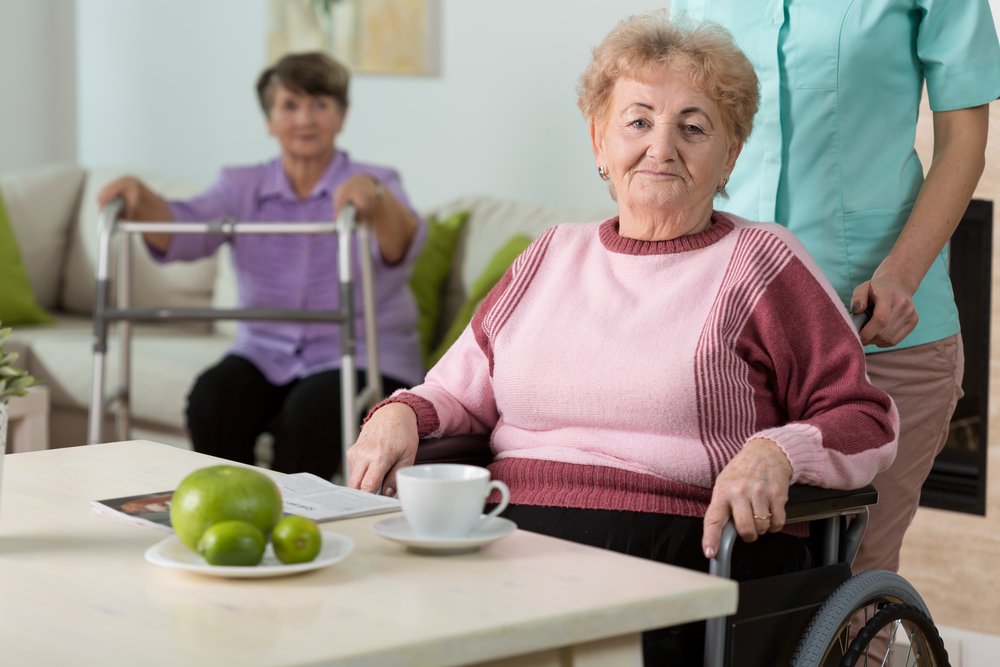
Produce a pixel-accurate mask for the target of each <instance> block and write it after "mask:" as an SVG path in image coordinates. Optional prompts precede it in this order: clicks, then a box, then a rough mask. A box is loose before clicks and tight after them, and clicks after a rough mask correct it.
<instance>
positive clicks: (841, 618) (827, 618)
mask: <svg viewBox="0 0 1000 667" xmlns="http://www.w3.org/2000/svg"><path fill="white" fill-rule="evenodd" d="M898 604H907V605H910V606H912V607H915V608H916V609H917V610H919V611H920V612H921V613H923V614H924V615H925V616H926V617H927V619H928V621H930V620H931V615H930V612H929V611H928V610H927V605H926V604H924V601H923V599H922V598H921V597H920V595H919V594H918V593H917V591H916V590H915V589H914V588H913V586H911V585H910V583H909V582H908V581H906V579H903V578H902V577H901V576H899V575H898V574H896V573H894V572H888V571H886V570H871V571H869V572H862V573H861V574H858V575H856V576H854V577H851V578H850V579H848V580H847V581H845V582H844V583H843V584H841V585H840V587H839V588H838V589H837V590H835V591H834V592H833V594H832V595H830V597H829V598H828V599H827V600H826V602H824V603H823V606H822V607H820V608H819V611H817V612H816V615H815V616H813V619H812V621H811V622H810V623H809V627H808V628H807V629H806V632H805V634H804V635H803V636H802V640H801V641H800V642H799V646H798V648H797V649H796V651H795V655H794V656H793V657H792V663H791V664H792V667H839V666H840V665H841V662H842V661H843V658H844V655H845V654H846V653H847V651H848V649H849V648H850V642H849V641H848V639H849V633H850V626H851V619H852V618H854V616H855V615H856V614H857V613H858V612H860V611H862V610H864V609H865V608H866V607H869V606H872V605H874V606H875V608H876V614H877V612H878V611H879V610H881V609H882V608H884V607H887V606H889V605H898ZM868 620H870V619H868ZM931 624H932V625H933V621H931ZM943 664H947V662H945V663H943Z"/></svg>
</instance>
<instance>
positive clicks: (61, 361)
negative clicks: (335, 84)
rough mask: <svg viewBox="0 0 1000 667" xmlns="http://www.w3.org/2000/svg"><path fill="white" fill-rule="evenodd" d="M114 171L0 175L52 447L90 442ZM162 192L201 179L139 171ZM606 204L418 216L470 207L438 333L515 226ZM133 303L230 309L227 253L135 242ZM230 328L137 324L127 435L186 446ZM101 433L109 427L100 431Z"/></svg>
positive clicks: (113, 375) (497, 203)
mask: <svg viewBox="0 0 1000 667" xmlns="http://www.w3.org/2000/svg"><path fill="white" fill-rule="evenodd" d="M123 173H125V172H123V171H122V170H95V171H86V170H84V169H81V168H79V167H77V166H75V165H70V164H55V165H49V166H46V167H43V168H38V169H32V170H24V171H18V172H8V173H0V193H2V194H3V198H4V200H5V202H6V205H7V209H8V213H9V216H10V221H11V224H12V227H13V229H14V234H15V236H16V237H17V242H18V246H19V249H20V253H21V260H22V263H23V264H24V266H25V268H26V271H27V273H28V278H29V280H30V282H31V284H32V287H33V288H34V291H35V296H36V300H37V301H38V303H39V304H40V305H41V306H42V307H44V308H45V309H47V310H48V311H49V312H50V313H51V314H52V315H53V316H54V317H55V318H56V322H55V324H53V325H22V326H15V327H14V332H13V333H12V335H11V343H10V347H11V348H12V349H14V350H16V351H19V352H20V353H21V354H22V357H21V359H20V363H22V364H23V365H24V367H26V368H27V369H28V370H29V372H31V374H32V375H34V376H35V377H37V378H40V379H44V380H45V382H46V385H47V387H48V389H49V394H50V397H51V406H50V413H49V414H50V421H49V434H50V443H49V446H52V447H65V446H71V445H80V444H84V443H85V442H86V425H87V410H88V406H89V403H90V391H91V389H90V388H91V377H92V363H93V357H92V329H91V321H90V315H91V313H92V310H93V303H94V273H95V265H96V255H97V213H98V211H97V203H96V201H97V193H98V192H99V191H100V189H101V187H102V186H103V185H104V184H105V183H107V182H109V181H110V180H112V179H114V178H116V177H118V176H120V175H121V174H123ZM138 176H139V177H141V178H143V179H144V180H146V181H147V182H148V183H149V184H150V185H151V186H152V187H153V189H155V190H157V191H158V192H160V193H161V194H163V195H164V196H167V197H185V196H189V195H191V194H194V193H195V192H198V191H199V190H201V189H202V188H203V187H204V186H205V184H203V183H183V182H176V181H170V180H167V179H163V178H158V177H157V176H155V175H152V174H142V173H139V174H138ZM608 203H609V206H608V207H607V209H604V210H584V209H571V208H553V207H546V206H538V205H532V204H525V203H519V202H514V201H501V200H497V199H494V198H490V197H475V196H473V197H461V198H458V199H455V200H453V201H450V202H447V203H445V204H442V205H441V206H437V207H434V208H433V209H429V210H425V211H422V213H423V214H424V215H425V216H431V215H436V216H438V217H443V216H445V215H447V214H449V213H452V212H456V211H460V210H468V211H470V212H471V215H470V217H469V220H468V222H467V223H466V226H465V228H464V230H463V233H462V235H461V237H460V240H459V244H458V247H457V249H456V253H455V257H454V260H453V264H452V269H451V273H450V274H449V278H448V280H447V283H446V286H445V290H444V296H443V304H442V310H443V314H442V325H441V326H439V329H440V330H441V331H444V330H445V329H446V328H447V324H448V323H450V322H451V320H452V319H453V318H454V316H455V314H456V312H457V311H458V310H459V308H460V306H461V304H462V303H463V301H464V300H465V298H466V297H465V295H466V294H467V293H468V291H469V290H470V288H471V286H472V284H473V282H474V281H475V280H476V278H477V277H478V276H479V274H480V272H481V271H482V269H483V267H484V266H486V264H487V262H488V261H489V260H490V258H491V257H492V256H493V253H494V252H495V251H496V249H497V248H499V247H500V246H501V245H503V243H504V242H505V241H506V240H507V239H509V238H510V237H511V236H513V235H515V234H519V233H520V234H526V235H528V236H531V237H534V236H537V235H538V234H539V233H541V232H542V231H544V230H545V229H547V228H548V227H550V226H552V225H555V224H558V223H563V222H590V221H595V220H603V219H605V218H607V217H610V216H611V215H614V213H615V210H614V208H613V204H612V203H611V202H610V201H609V202H608ZM134 241H135V247H136V248H137V250H136V251H135V252H134V253H133V257H134V267H135V268H134V282H133V295H134V296H133V300H134V305H136V306H146V307H150V306H156V305H162V306H178V307H207V306H209V305H214V306H215V307H232V306H233V302H234V299H235V287H234V281H233V277H232V271H231V268H230V266H229V262H228V260H227V258H226V257H225V256H217V257H212V258H208V259H204V260H200V261H197V262H191V263H175V264H171V265H168V266H160V265H156V264H155V263H154V262H153V261H152V259H151V258H150V257H149V255H148V253H147V252H146V251H145V248H144V246H142V244H141V243H140V242H139V241H138V239H134ZM232 331H233V325H232V324H231V323H221V322H220V323H217V324H216V325H215V326H210V325H206V324H204V323H201V324H169V325H165V324H159V325H138V326H137V327H135V335H134V338H133V346H132V364H133V366H132V369H133V370H132V382H131V389H132V391H131V394H132V396H131V402H132V407H131V416H132V424H133V436H134V437H145V438H149V439H152V440H160V441H164V442H173V443H174V444H183V443H184V441H185V432H184V407H185V401H186V397H187V394H188V392H189V391H190V388H191V386H192V384H193V382H194V380H195V378H196V377H197V376H198V374H199V373H200V372H201V371H202V370H203V369H205V368H206V367H208V366H210V365H212V364H214V363H215V362H216V361H218V360H219V359H220V358H221V357H222V355H223V353H224V352H225V350H226V348H227V347H228V345H229V344H230V342H231V340H232ZM105 377H106V379H107V381H106V382H105V391H106V392H108V393H111V392H112V391H113V390H114V389H115V386H116V385H117V340H116V338H114V336H112V339H111V341H110V346H109V354H108V364H107V371H106V376H105ZM105 433H106V434H112V433H114V431H113V429H111V428H106V429H105Z"/></svg>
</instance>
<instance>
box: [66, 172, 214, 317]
mask: <svg viewBox="0 0 1000 667" xmlns="http://www.w3.org/2000/svg"><path fill="white" fill-rule="evenodd" d="M127 173H128V172H125V171H122V170H111V169H102V170H93V171H91V172H89V173H88V174H87V181H86V185H85V186H84V189H83V199H82V201H81V204H80V217H79V221H80V222H79V224H78V225H77V226H76V227H74V228H73V229H72V230H71V234H70V245H69V258H68V260H67V263H66V280H65V282H64V284H63V288H62V293H61V295H60V302H61V304H62V307H63V309H65V310H67V311H69V312H73V313H81V314H90V313H92V312H93V310H94V291H95V289H94V287H95V282H94V281H95V279H96V274H97V251H98V238H97V235H98V229H97V219H98V213H99V211H98V206H97V195H98V193H99V192H100V191H101V189H102V188H103V187H104V186H105V185H107V184H108V183H110V182H111V181H113V180H115V179H117V178H120V177H121V176H124V175H126V174H127ZM135 175H137V176H138V177H139V178H141V179H142V180H143V181H144V182H145V183H146V185H148V186H149V187H150V188H151V189H152V190H153V191H154V192H156V193H157V194H159V195H160V196H162V197H167V198H174V199H183V198H186V197H191V196H193V195H195V194H197V193H199V192H201V191H202V190H204V189H205V187H206V186H205V185H203V184H197V183H184V182H180V181H172V180H168V179H164V178H158V177H156V176H148V175H143V174H135ZM113 245H117V244H113ZM215 265H216V260H215V257H208V258H205V259H200V260H198V261H195V262H173V263H170V264H165V265H161V264H157V263H156V262H155V261H153V258H152V257H151V256H150V254H149V251H148V250H147V249H146V244H145V243H144V242H143V241H142V239H141V238H139V237H138V235H132V304H131V305H132V306H133V307H135V308H151V307H157V306H162V307H174V308H208V307H209V306H210V305H211V302H212V283H213V282H214V280H215ZM110 272H111V276H112V278H114V277H115V276H116V275H117V253H113V254H112V256H111V265H110ZM111 299H112V303H114V300H115V297H114V289H112V295H111Z"/></svg>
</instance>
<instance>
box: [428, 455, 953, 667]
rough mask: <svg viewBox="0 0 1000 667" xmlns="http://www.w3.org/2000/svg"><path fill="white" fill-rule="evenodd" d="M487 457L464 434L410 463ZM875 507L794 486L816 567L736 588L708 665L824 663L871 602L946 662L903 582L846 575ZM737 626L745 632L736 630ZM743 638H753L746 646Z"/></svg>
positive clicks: (792, 502) (834, 492)
mask: <svg viewBox="0 0 1000 667" xmlns="http://www.w3.org/2000/svg"><path fill="white" fill-rule="evenodd" d="M492 460H493V453H492V451H491V450H490V447H489V436H488V435H465V436H452V437H447V438H441V439H437V440H430V439H428V440H421V441H420V445H419V447H418V448H417V456H416V460H415V461H414V464H415V465H421V464H426V463H462V464H467V465H479V466H484V467H485V466H486V465H488V464H489V463H491V462H492ZM877 502H878V492H877V491H876V490H875V487H874V486H872V485H871V484H869V485H868V486H866V487H864V488H862V489H855V490H853V491H844V490H839V489H822V488H819V487H813V486H805V485H801V484H793V485H792V486H791V487H790V488H789V490H788V503H787V504H786V505H785V512H786V524H793V523H802V522H807V521H808V522H819V523H818V525H819V526H822V530H821V531H820V532H821V533H822V535H821V537H822V543H823V544H822V553H821V555H820V561H821V562H820V563H819V564H818V565H817V566H816V567H813V568H810V569H807V570H803V571H801V572H794V573H791V574H785V575H779V576H776V577H768V578H765V579H757V580H752V581H748V582H743V583H741V584H740V608H739V609H738V610H737V612H736V614H734V615H733V616H727V617H719V618H713V619H708V621H706V629H705V658H704V663H703V664H704V665H705V667H722V666H724V665H728V666H730V667H733V666H736V665H756V664H768V665H779V664H788V663H791V664H792V665H793V667H820V666H821V665H823V666H825V665H826V664H828V663H827V658H826V656H825V655H822V654H817V651H815V650H811V649H815V648H816V647H815V645H816V644H817V642H818V643H819V644H821V645H822V647H823V648H825V649H827V650H829V647H831V646H833V645H834V644H837V645H838V648H840V649H843V651H844V652H846V651H847V648H848V647H847V645H846V642H844V641H842V640H843V636H844V633H841V632H840V629H841V627H842V625H843V623H842V622H843V621H844V619H845V618H846V619H849V618H851V617H852V616H853V615H854V613H856V612H857V611H858V610H860V609H864V608H866V607H868V606H870V605H883V604H885V605H888V607H889V608H890V609H892V610H897V609H903V608H906V609H903V611H904V612H905V614H910V615H914V614H915V615H917V616H921V617H922V620H921V623H923V626H922V627H921V626H920V625H918V626H917V629H918V630H919V633H917V635H915V636H917V640H918V641H920V642H921V643H922V645H921V650H923V651H925V653H927V654H930V659H931V662H930V663H929V664H931V665H934V666H936V667H940V665H947V664H948V663H947V653H946V652H945V651H944V646H943V644H941V641H940V638H939V637H938V636H937V630H936V628H934V625H933V620H932V618H931V615H930V612H929V611H928V609H927V606H926V605H925V604H924V602H923V600H922V599H921V598H920V596H919V594H918V593H917V592H916V591H915V590H914V589H913V587H912V586H911V585H910V584H909V583H908V582H907V581H906V580H905V579H903V578H902V577H900V576H899V575H897V574H895V573H892V572H886V571H884V570H875V571H871V572H863V573H861V574H858V575H856V576H853V577H852V576H851V569H850V565H851V563H853V561H854V557H855V556H856V555H857V552H858V548H859V547H860V545H861V540H862V538H863V537H864V533H865V529H866V528H867V526H868V505H874V504H875V503H877ZM815 525H817V524H814V526H815ZM737 537H738V535H737V533H736V527H735V526H734V524H733V522H732V520H730V521H729V523H727V524H726V526H725V527H724V528H723V532H722V540H721V543H720V548H719V553H718V555H717V556H716V557H715V558H713V559H711V560H710V561H709V573H710V574H712V575H714V576H724V577H726V578H729V576H730V574H731V565H732V554H733V548H734V547H735V545H736V540H737ZM745 589H756V590H755V591H754V592H756V593H759V592H760V591H761V590H763V591H766V592H767V593H768V594H770V596H771V597H772V598H779V600H778V602H777V603H775V602H774V600H773V599H772V600H768V601H766V603H765V604H763V605H757V608H751V609H748V608H749V607H752V606H754V605H751V604H744V603H745V602H750V601H751V600H750V596H744V593H745V592H746V590H745ZM787 598H794V603H793V604H791V605H790V606H787V605H786V606H784V607H783V606H782V605H781V603H782V602H787ZM876 617H877V615H876ZM865 620H866V621H867V620H868V619H867V618H866V619H865ZM874 620H875V618H873V619H872V621H874ZM904 620H908V619H904ZM831 621H832V623H831ZM741 624H743V626H742V628H748V629H749V631H744V630H743V629H741V627H740V626H741ZM761 628H765V629H773V628H778V629H780V631H781V632H783V633H787V634H789V635H792V634H794V637H793V638H794V641H795V644H792V642H791V639H792V637H790V639H789V641H787V642H784V643H783V645H781V646H778V647H776V646H775V644H776V643H777V642H771V641H769V639H770V637H769V636H767V632H766V630H765V632H764V633H763V634H764V636H763V637H755V636H754V633H755V632H760V629H761ZM738 635H739V636H738ZM748 636H749V638H750V641H746V638H747V637H748ZM859 636H860V633H859ZM870 638H871V637H868V639H870ZM738 640H739V641H738ZM748 644H749V646H748ZM776 648H778V649H780V651H779V653H780V655H778V654H776V653H775V651H776ZM747 649H749V650H747ZM740 651H743V652H742V653H741V652H740ZM762 655H763V656H766V658H764V659H765V660H766V661H765V662H760V661H759V660H757V661H755V660H754V659H753V658H754V657H756V658H760V656H762ZM838 655H839V654H838ZM942 658H943V660H942ZM783 661H784V662H783ZM864 664H867V663H864ZM908 664H909V663H908ZM917 664H928V663H917Z"/></svg>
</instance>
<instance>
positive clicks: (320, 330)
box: [150, 151, 427, 385]
mask: <svg viewBox="0 0 1000 667" xmlns="http://www.w3.org/2000/svg"><path fill="white" fill-rule="evenodd" d="M359 173H363V174H370V175H372V176H374V177H376V178H378V179H379V180H381V181H382V182H383V183H384V184H385V187H386V188H388V189H389V190H391V191H392V194H393V195H394V196H395V197H396V198H397V199H398V200H399V201H400V202H402V203H403V205H405V206H407V207H409V208H410V209H411V210H412V207H411V206H410V204H409V200H408V199H407V198H406V195H405V194H404V193H403V188H402V186H401V184H400V181H399V175H398V174H397V173H396V172H395V171H393V170H392V169H387V168H385V167H377V166H372V165H367V164H361V163H357V162H352V161H351V159H350V157H348V155H347V153H345V152H343V151H337V152H336V153H335V155H334V157H333V159H332V160H330V164H329V166H327V168H326V171H325V172H324V173H323V176H322V177H321V178H320V180H319V182H318V183H316V185H315V187H313V189H312V192H310V193H309V196H308V197H306V198H305V199H299V197H298V195H296V194H295V191H294V190H293V189H292V186H291V183H290V182H289V180H288V177H287V176H286V175H285V171H284V169H283V168H282V165H281V159H280V158H277V159H274V160H272V161H271V162H268V163H266V164H261V165H256V166H252V167H234V168H228V169H223V170H222V172H221V174H220V175H219V178H218V180H217V181H216V182H215V184H214V185H212V186H211V187H210V188H209V189H208V190H206V191H205V192H203V193H202V194H200V195H198V196H196V197H194V198H193V199H189V200H186V201H168V204H169V205H170V211H171V213H173V217H174V220H177V221H181V222H191V221H207V220H215V219H218V218H227V217H231V218H235V219H237V220H239V221H259V222H277V221H287V222H316V221H321V220H332V219H333V194H334V192H335V191H336V189H337V187H339V186H340V184H341V183H343V182H344V181H346V180H347V179H348V178H350V177H351V176H354V175H355V174H359ZM414 215H416V218H417V222H418V225H417V231H416V234H415V235H414V237H413V240H412V241H411V242H410V247H409V248H408V249H407V251H406V255H405V257H404V258H403V259H402V260H401V261H400V262H398V263H396V264H393V265H392V266H389V265H388V264H386V263H385V260H383V258H382V253H381V251H380V249H379V245H378V241H377V239H376V238H375V235H374V234H372V235H371V253H372V255H373V257H374V259H375V262H374V265H375V310H376V318H377V321H378V334H379V338H378V342H379V365H380V367H381V372H382V374H383V375H387V376H389V377H392V378H395V379H397V380H399V381H401V382H405V383H409V384H411V385H416V384H420V383H421V382H422V381H423V379H424V369H423V364H422V362H421V356H420V339H419V335H418V333H417V328H416V327H417V306H416V303H415V302H414V300H413V295H412V294H411V292H410V288H409V285H408V282H409V279H410V272H411V269H412V267H413V262H414V260H415V259H416V257H417V255H418V254H419V253H420V250H421V249H422V248H423V245H424V242H425V241H426V239H427V224H426V223H425V222H424V220H423V219H422V218H421V217H420V216H419V215H417V214H416V212H414ZM224 242H225V239H224V238H223V237H221V236H210V235H205V234H174V235H173V236H172V237H171V242H170V247H169V248H168V250H167V252H165V253H163V252H159V251H157V250H156V249H154V248H152V247H150V252H151V253H152V255H153V257H154V258H155V259H156V260H157V261H159V262H170V261H173V260H194V259H198V258H200V257H205V256H208V255H211V254H212V253H214V252H215V251H216V250H217V249H218V247H219V246H220V245H222V243H224ZM232 245H233V248H232V258H233V268H234V269H235V273H236V279H237V287H238V293H239V307H250V308H277V309H292V308H300V309H304V310H331V309H336V308H338V307H339V303H340V299H339V294H338V289H339V288H338V277H337V237H336V235H332V234H331V235H309V236H306V235H298V234H296V235H277V234H273V235H248V236H243V235H241V236H238V237H235V238H234V239H233V240H232ZM355 257H357V248H355ZM355 305H356V311H355V312H356V314H357V319H356V324H355V338H356V341H357V366H358V368H366V367H367V357H366V354H367V352H366V345H365V338H364V330H365V329H364V314H363V313H362V310H361V276H360V270H359V268H358V265H357V263H355ZM229 353H230V354H234V355H236V356H239V357H243V358H245V359H247V360H249V361H250V362H252V363H253V364H254V365H255V366H257V368H258V369H260V371H261V372H262V373H263V374H264V375H265V376H266V377H267V379H268V380H269V381H270V382H271V383H272V384H275V385H283V384H286V383H288V382H290V381H292V380H293V379H295V378H301V377H306V376H309V375H313V374H315V373H319V372H321V371H326V370H330V369H335V368H340V327H339V326H337V325H331V324H313V323H301V322H257V321H253V322H240V323H239V327H238V329H237V334H236V341H235V343H234V344H233V346H232V347H231V348H230V349H229Z"/></svg>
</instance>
